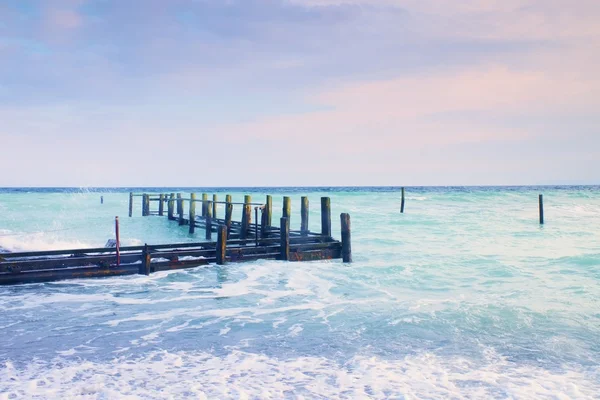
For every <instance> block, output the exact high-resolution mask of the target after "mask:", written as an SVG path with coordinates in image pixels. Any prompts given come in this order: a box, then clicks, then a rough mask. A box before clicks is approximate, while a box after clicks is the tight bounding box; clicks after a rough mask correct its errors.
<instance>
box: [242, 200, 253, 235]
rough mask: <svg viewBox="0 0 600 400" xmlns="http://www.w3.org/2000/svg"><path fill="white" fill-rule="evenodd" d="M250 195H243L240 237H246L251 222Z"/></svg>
mask: <svg viewBox="0 0 600 400" xmlns="http://www.w3.org/2000/svg"><path fill="white" fill-rule="evenodd" d="M250 203H252V196H250V195H245V196H244V208H243V210H242V229H241V231H240V239H246V237H247V235H248V231H249V230H250V225H251V224H252V206H251V205H250Z"/></svg>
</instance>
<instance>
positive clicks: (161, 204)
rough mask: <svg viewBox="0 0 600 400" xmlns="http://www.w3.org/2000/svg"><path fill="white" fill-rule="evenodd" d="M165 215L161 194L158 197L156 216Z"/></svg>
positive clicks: (163, 197) (163, 198)
mask: <svg viewBox="0 0 600 400" xmlns="http://www.w3.org/2000/svg"><path fill="white" fill-rule="evenodd" d="M164 214H165V195H164V194H163V193H161V194H160V196H159V197H158V215H160V216H161V217H162V216H163V215H164Z"/></svg>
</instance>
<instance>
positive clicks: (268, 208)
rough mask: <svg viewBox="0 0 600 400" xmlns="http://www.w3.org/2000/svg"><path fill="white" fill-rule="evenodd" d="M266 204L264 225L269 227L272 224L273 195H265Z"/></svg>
mask: <svg viewBox="0 0 600 400" xmlns="http://www.w3.org/2000/svg"><path fill="white" fill-rule="evenodd" d="M265 206H266V213H267V217H266V218H267V219H266V221H265V222H266V226H268V227H270V226H272V222H273V218H272V217H273V196H271V195H267V201H266V203H265Z"/></svg>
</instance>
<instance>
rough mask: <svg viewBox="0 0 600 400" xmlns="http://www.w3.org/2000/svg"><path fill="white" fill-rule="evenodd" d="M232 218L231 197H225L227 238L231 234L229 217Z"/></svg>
mask: <svg viewBox="0 0 600 400" xmlns="http://www.w3.org/2000/svg"><path fill="white" fill-rule="evenodd" d="M232 216H233V204H231V196H230V195H227V204H225V226H226V227H227V237H229V235H230V234H231V217H232Z"/></svg>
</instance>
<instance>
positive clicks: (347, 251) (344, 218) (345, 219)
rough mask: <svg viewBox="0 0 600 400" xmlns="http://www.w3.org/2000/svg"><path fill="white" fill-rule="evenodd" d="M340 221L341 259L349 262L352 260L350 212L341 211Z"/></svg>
mask: <svg viewBox="0 0 600 400" xmlns="http://www.w3.org/2000/svg"><path fill="white" fill-rule="evenodd" d="M340 222H341V225H342V260H343V261H344V262H346V263H349V262H352V243H351V228H350V214H347V213H342V214H341V215H340Z"/></svg>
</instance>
